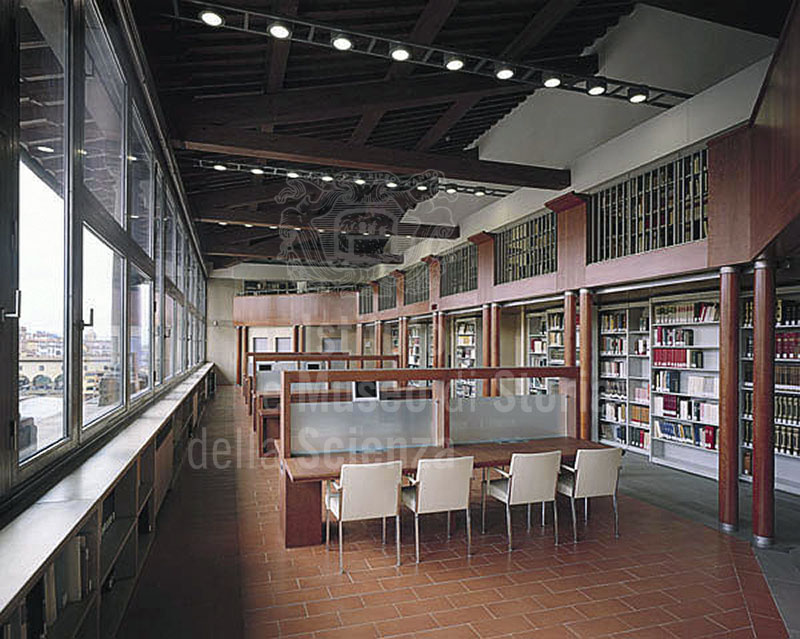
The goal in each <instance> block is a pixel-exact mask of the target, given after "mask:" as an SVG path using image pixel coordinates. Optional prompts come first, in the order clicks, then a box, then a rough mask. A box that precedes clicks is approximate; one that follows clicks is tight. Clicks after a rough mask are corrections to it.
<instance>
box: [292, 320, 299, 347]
mask: <svg viewBox="0 0 800 639" xmlns="http://www.w3.org/2000/svg"><path fill="white" fill-rule="evenodd" d="M299 350H300V327H299V326H298V325H297V324H295V325H294V326H292V352H294V353H297V352H298V351H299Z"/></svg>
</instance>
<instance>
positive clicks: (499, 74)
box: [494, 64, 514, 80]
mask: <svg viewBox="0 0 800 639" xmlns="http://www.w3.org/2000/svg"><path fill="white" fill-rule="evenodd" d="M494 75H495V77H496V78H497V79H498V80H510V79H511V78H513V77H514V69H512V68H511V67H510V66H508V65H507V64H498V65H497V66H496V67H495V68H494Z"/></svg>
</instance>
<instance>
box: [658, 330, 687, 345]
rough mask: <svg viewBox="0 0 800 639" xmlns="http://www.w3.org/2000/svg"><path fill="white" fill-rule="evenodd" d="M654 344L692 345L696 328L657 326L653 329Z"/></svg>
mask: <svg viewBox="0 0 800 639" xmlns="http://www.w3.org/2000/svg"><path fill="white" fill-rule="evenodd" d="M653 340H654V341H655V343H654V344H653V345H654V346H692V345H693V344H694V330H693V329H691V328H669V327H667V326H656V327H655V329H654V331H653Z"/></svg>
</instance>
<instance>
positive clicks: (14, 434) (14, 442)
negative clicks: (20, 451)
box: [8, 417, 19, 451]
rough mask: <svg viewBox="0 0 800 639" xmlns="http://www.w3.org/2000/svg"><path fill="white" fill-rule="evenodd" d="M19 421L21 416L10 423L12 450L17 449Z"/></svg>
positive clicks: (9, 434) (9, 433)
mask: <svg viewBox="0 0 800 639" xmlns="http://www.w3.org/2000/svg"><path fill="white" fill-rule="evenodd" d="M18 423H19V418H18V417H14V418H13V419H12V420H11V422H10V423H9V425H8V437H9V443H10V448H11V450H12V451H15V450H16V449H17V424H18Z"/></svg>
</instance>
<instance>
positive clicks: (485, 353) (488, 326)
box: [480, 304, 494, 397]
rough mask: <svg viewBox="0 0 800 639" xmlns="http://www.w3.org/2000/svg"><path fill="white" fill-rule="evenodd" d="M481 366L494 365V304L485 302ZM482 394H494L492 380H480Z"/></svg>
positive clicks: (482, 318) (482, 322) (482, 316)
mask: <svg viewBox="0 0 800 639" xmlns="http://www.w3.org/2000/svg"><path fill="white" fill-rule="evenodd" d="M481 329H482V331H481V366H491V365H492V331H493V330H494V329H493V328H492V305H491V304H484V305H483V308H482V309H481ZM480 384H481V386H482V391H481V392H482V394H483V396H484V397H491V396H492V385H491V383H490V380H488V379H484V380H481V381H480Z"/></svg>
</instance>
